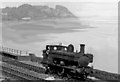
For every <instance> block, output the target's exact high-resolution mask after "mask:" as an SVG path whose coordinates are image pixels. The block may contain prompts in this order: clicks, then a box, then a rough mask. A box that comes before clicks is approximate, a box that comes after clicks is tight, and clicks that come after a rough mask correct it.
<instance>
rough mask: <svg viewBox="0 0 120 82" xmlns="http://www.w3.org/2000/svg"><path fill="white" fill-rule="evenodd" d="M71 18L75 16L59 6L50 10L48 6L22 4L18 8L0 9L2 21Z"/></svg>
mask: <svg viewBox="0 0 120 82" xmlns="http://www.w3.org/2000/svg"><path fill="white" fill-rule="evenodd" d="M71 17H75V16H74V15H73V14H72V13H71V12H70V11H69V10H68V9H67V8H66V7H64V6H61V5H56V7H55V8H50V7H48V6H33V5H29V4H23V5H20V6H19V7H6V8H3V9H2V20H34V19H46V18H71Z"/></svg>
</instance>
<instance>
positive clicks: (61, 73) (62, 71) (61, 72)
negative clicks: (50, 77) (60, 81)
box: [57, 68, 65, 76]
mask: <svg viewBox="0 0 120 82" xmlns="http://www.w3.org/2000/svg"><path fill="white" fill-rule="evenodd" d="M57 73H58V75H59V76H61V75H64V73H65V69H64V68H60V69H58V72H57Z"/></svg>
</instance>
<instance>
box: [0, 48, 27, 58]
mask: <svg viewBox="0 0 120 82" xmlns="http://www.w3.org/2000/svg"><path fill="white" fill-rule="evenodd" d="M0 52H6V53H10V54H14V55H25V56H28V55H29V53H28V52H27V51H23V50H17V49H13V48H8V47H3V46H0Z"/></svg>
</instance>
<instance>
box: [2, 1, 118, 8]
mask: <svg viewBox="0 0 120 82" xmlns="http://www.w3.org/2000/svg"><path fill="white" fill-rule="evenodd" d="M118 1H119V0H17V1H16V0H0V7H6V6H18V5H20V4H21V3H20V2H118ZM4 2H8V3H5V4H2V3H4ZM10 2H17V3H10ZM42 4H44V3H42Z"/></svg>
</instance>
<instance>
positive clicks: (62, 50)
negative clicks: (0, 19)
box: [41, 44, 93, 79]
mask: <svg viewBox="0 0 120 82" xmlns="http://www.w3.org/2000/svg"><path fill="white" fill-rule="evenodd" d="M84 49H85V45H84V44H80V52H77V51H76V52H74V46H73V45H72V44H70V45H68V46H62V45H46V49H45V50H43V60H42V62H41V63H42V64H43V66H44V67H45V68H46V73H48V74H57V75H60V76H63V77H67V78H77V79H86V78H87V76H89V75H90V74H91V73H92V71H93V67H90V66H89V64H90V63H92V62H93V55H92V54H85V51H84Z"/></svg>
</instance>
